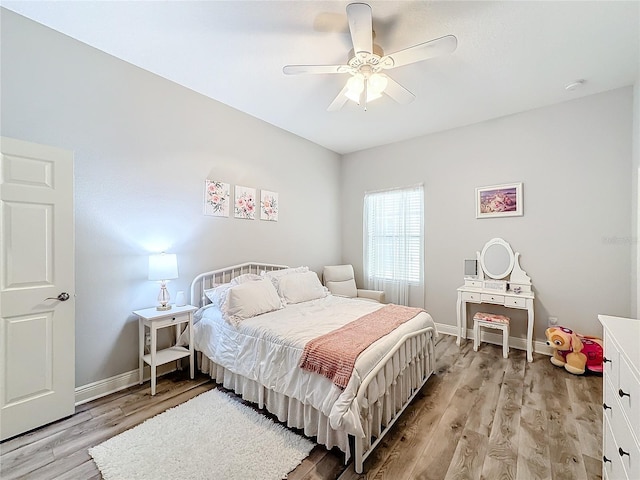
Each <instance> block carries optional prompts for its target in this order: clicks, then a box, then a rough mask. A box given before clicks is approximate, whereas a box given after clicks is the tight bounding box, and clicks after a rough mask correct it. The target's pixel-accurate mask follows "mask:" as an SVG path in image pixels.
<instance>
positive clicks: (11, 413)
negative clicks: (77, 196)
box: [0, 137, 75, 440]
mask: <svg viewBox="0 0 640 480" xmlns="http://www.w3.org/2000/svg"><path fill="white" fill-rule="evenodd" d="M0 142H1V143H0V147H1V148H0V150H1V151H2V168H1V170H0V227H1V228H0V231H1V232H2V233H1V234H0V235H1V237H0V240H1V246H0V254H1V256H0V439H2V440H4V439H6V438H9V437H13V436H15V435H18V434H20V433H23V432H25V431H27V430H31V429H33V428H36V427H39V426H41V425H44V424H46V423H50V422H52V421H54V420H57V419H59V418H62V417H66V416H69V415H71V414H73V413H74V410H75V405H74V404H75V398H74V397H75V338H74V335H75V301H74V291H75V283H74V282H75V279H74V230H73V153H72V152H68V151H66V150H61V149H59V148H54V147H48V146H44V145H36V144H33V143H28V142H23V141H20V140H15V139H11V138H6V137H2V138H1V139H0Z"/></svg>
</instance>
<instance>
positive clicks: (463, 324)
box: [456, 238, 535, 362]
mask: <svg viewBox="0 0 640 480" xmlns="http://www.w3.org/2000/svg"><path fill="white" fill-rule="evenodd" d="M476 258H477V262H478V272H477V275H475V276H471V277H465V281H464V285H463V286H462V287H460V288H458V302H457V305H456V306H457V311H456V315H457V327H458V339H457V341H456V343H457V344H458V345H460V342H461V339H463V338H464V339H466V338H467V303H476V304H478V303H491V304H495V305H502V306H505V307H507V308H517V309H520V310H527V314H528V315H527V360H528V361H529V362H532V361H533V320H534V312H533V300H534V298H535V294H534V293H533V292H532V291H531V279H530V278H529V277H528V276H527V274H526V273H525V272H524V270H522V269H521V268H520V260H519V259H520V254H519V253H515V254H514V253H513V250H512V249H511V246H510V245H509V244H508V243H507V242H505V241H504V240H503V239H501V238H494V239H492V240H489V241H488V242H487V243H486V245H485V246H484V248H483V249H482V252H476ZM486 277H488V278H486ZM507 285H508V288H507ZM517 292H518V293H517Z"/></svg>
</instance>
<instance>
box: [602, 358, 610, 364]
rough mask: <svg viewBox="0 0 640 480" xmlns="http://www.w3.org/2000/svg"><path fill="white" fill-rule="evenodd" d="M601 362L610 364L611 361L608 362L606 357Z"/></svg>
mask: <svg viewBox="0 0 640 480" xmlns="http://www.w3.org/2000/svg"><path fill="white" fill-rule="evenodd" d="M602 361H603V362H604V363H611V360H609V359H608V358H607V357H604V358H603V359H602Z"/></svg>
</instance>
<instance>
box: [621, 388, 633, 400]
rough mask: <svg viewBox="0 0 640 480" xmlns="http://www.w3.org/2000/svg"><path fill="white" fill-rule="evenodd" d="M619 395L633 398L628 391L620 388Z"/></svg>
mask: <svg viewBox="0 0 640 480" xmlns="http://www.w3.org/2000/svg"><path fill="white" fill-rule="evenodd" d="M618 395H620V398H622V397H629V398H631V395H630V394H628V393H625V392H624V391H623V390H622V389H620V390H618Z"/></svg>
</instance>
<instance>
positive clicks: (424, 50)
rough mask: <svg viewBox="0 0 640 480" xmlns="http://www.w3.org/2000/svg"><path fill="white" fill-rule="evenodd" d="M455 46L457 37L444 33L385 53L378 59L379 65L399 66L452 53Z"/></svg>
mask: <svg viewBox="0 0 640 480" xmlns="http://www.w3.org/2000/svg"><path fill="white" fill-rule="evenodd" d="M457 46H458V39H457V38H456V37H455V36H453V35H446V36H444V37H440V38H436V39H435V40H429V41H428V42H424V43H419V44H418V45H414V46H413V47H409V48H405V49H404V50H399V51H397V52H395V53H391V54H389V55H385V56H384V57H382V58H381V59H380V65H381V66H382V68H394V67H401V66H403V65H408V64H410V63H415V62H421V61H422V60H427V59H429V58H433V57H438V56H440V55H446V54H447V53H452V52H453V51H454V50H455V49H456V47H457Z"/></svg>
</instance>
